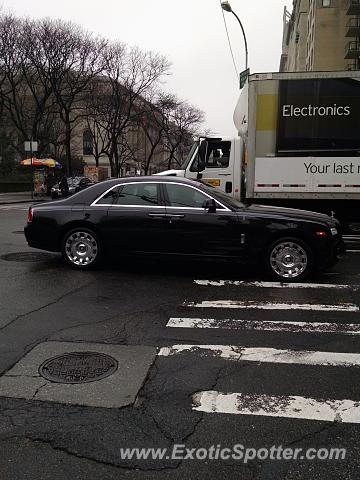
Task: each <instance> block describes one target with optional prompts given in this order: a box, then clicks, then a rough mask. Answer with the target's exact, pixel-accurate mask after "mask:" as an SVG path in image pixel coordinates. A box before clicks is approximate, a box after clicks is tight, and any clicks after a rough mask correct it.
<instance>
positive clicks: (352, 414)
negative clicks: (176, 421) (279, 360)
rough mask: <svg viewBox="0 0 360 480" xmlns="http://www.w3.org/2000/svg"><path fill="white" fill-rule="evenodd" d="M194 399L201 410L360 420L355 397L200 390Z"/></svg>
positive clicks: (322, 419)
mask: <svg viewBox="0 0 360 480" xmlns="http://www.w3.org/2000/svg"><path fill="white" fill-rule="evenodd" d="M192 399H193V407H192V408H193V410H196V411H198V412H205V413H227V414H231V415H256V416H262V417H281V418H298V419H304V420H305V419H306V420H316V421H323V422H339V423H340V422H342V423H360V402H354V401H352V400H329V399H326V400H316V399H314V398H306V397H300V396H289V397H286V396H281V397H276V396H270V395H251V394H250V395H249V394H243V393H221V392H216V391H204V392H198V393H195V394H194V395H193V396H192Z"/></svg>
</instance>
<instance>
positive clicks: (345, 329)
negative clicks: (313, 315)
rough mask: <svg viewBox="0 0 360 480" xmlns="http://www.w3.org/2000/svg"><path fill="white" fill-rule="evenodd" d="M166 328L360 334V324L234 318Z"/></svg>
mask: <svg viewBox="0 0 360 480" xmlns="http://www.w3.org/2000/svg"><path fill="white" fill-rule="evenodd" d="M166 326H167V327H171V328H209V329H211V328H216V329H224V330H254V331H266V332H291V333H298V332H299V333H304V332H305V333H336V334H341V335H359V334H360V324H355V323H325V322H278V321H272V320H237V319H232V318H231V319H229V318H225V319H215V318H170V320H169V321H168V323H167V325H166Z"/></svg>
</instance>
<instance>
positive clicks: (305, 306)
mask: <svg viewBox="0 0 360 480" xmlns="http://www.w3.org/2000/svg"><path fill="white" fill-rule="evenodd" d="M183 306H184V307H192V308H237V309H247V310H249V309H251V310H309V311H317V312H358V311H359V307H358V306H357V305H355V304H353V303H342V304H341V303H339V304H336V305H335V304H334V305H330V304H329V305H327V304H326V305H322V304H312V303H272V302H254V301H251V300H249V301H238V300H204V301H202V302H184V304H183Z"/></svg>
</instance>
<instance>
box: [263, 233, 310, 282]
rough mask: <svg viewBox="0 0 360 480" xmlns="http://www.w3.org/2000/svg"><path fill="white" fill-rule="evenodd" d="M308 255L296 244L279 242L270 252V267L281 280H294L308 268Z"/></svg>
mask: <svg viewBox="0 0 360 480" xmlns="http://www.w3.org/2000/svg"><path fill="white" fill-rule="evenodd" d="M308 262H309V259H308V254H307V253H306V250H305V249H304V248H303V247H302V246H301V245H299V244H298V243H295V242H291V241H288V242H286V241H284V242H280V243H278V244H277V245H275V247H274V248H273V249H272V250H271V253H270V267H271V268H272V270H273V271H274V272H275V273H276V274H277V275H278V276H279V277H281V278H287V279H294V278H297V277H299V276H300V275H301V274H303V273H304V271H305V270H306V268H307V266H308Z"/></svg>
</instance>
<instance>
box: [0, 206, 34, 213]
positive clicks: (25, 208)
mask: <svg viewBox="0 0 360 480" xmlns="http://www.w3.org/2000/svg"><path fill="white" fill-rule="evenodd" d="M28 209H29V204H26V205H24V204H14V205H0V211H3V212H8V211H11V210H19V211H27V210H28Z"/></svg>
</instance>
